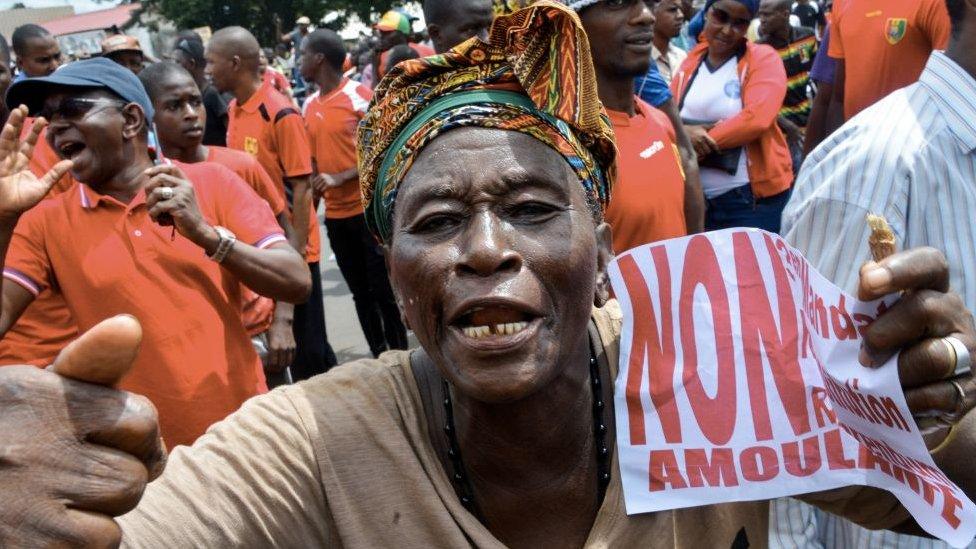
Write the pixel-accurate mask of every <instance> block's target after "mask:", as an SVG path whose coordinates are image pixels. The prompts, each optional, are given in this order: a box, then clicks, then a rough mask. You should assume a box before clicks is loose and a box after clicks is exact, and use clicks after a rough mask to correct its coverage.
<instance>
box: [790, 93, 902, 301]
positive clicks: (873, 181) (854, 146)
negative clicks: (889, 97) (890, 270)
mask: <svg viewBox="0 0 976 549" xmlns="http://www.w3.org/2000/svg"><path fill="white" fill-rule="evenodd" d="M904 108H906V104H905V102H904V100H895V101H889V102H887V107H886V108H880V109H872V110H870V111H869V112H866V113H865V115H864V116H861V117H859V118H858V119H856V120H855V121H853V122H852V123H851V124H848V125H847V126H845V127H844V128H842V129H840V130H838V131H837V132H836V133H835V134H834V135H833V136H831V138H830V139H829V140H828V141H827V142H825V143H824V144H823V145H821V146H820V147H818V148H817V150H816V151H814V153H813V154H812V155H811V156H810V158H809V159H808V160H807V162H806V163H805V164H804V166H803V169H802V170H801V172H800V175H799V177H798V179H797V183H796V187H795V189H794V193H793V196H792V198H791V199H790V203H789V204H788V205H787V207H786V210H785V211H784V212H783V234H784V235H785V236H786V239H787V240H788V241H789V242H790V243H791V244H792V245H793V246H794V247H796V248H797V249H799V250H800V251H801V252H803V254H804V255H805V256H806V258H807V259H808V260H809V261H810V262H811V264H812V265H813V266H814V267H815V268H816V269H817V270H818V271H820V272H821V273H822V274H823V275H824V276H825V277H827V278H828V279H830V280H832V281H833V282H834V283H835V284H837V285H838V286H840V287H841V288H843V289H844V290H846V291H848V292H850V293H855V292H856V290H857V285H858V274H859V271H860V267H861V265H863V264H864V263H865V262H866V261H868V260H869V259H870V250H869V248H868V243H867V241H868V236H869V235H870V230H869V228H868V226H867V223H866V217H867V214H869V213H874V214H878V215H884V216H885V217H886V218H887V219H888V222H889V223H890V224H891V226H892V230H893V231H894V233H895V236H896V238H897V239H898V244H899V247H901V245H902V244H903V242H904V235H905V227H906V222H907V219H906V218H907V212H906V209H905V208H906V205H907V204H908V196H909V189H910V184H911V179H912V175H913V174H912V169H913V167H914V165H913V163H912V162H911V161H909V160H908V159H906V157H905V156H904V155H903V153H902V151H904V150H910V149H909V148H908V147H906V146H905V143H906V142H912V141H913V140H916V139H919V137H918V135H917V134H918V133H919V131H918V130H919V128H917V127H914V126H912V124H911V123H910V122H906V121H905V120H906V118H907V117H905V116H897V115H895V112H894V111H899V110H902V109H904ZM889 111H891V112H889ZM891 135H902V136H904V139H905V141H901V140H893V139H890V138H889V136H891Z"/></svg>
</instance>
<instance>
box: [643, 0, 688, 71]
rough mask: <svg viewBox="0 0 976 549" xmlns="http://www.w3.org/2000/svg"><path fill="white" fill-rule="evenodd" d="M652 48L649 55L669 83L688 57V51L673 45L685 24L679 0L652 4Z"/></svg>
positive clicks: (663, 0)
mask: <svg viewBox="0 0 976 549" xmlns="http://www.w3.org/2000/svg"><path fill="white" fill-rule="evenodd" d="M654 18H655V20H656V21H655V23H654V48H653V49H652V50H651V56H652V57H653V58H654V63H655V64H657V69H658V71H660V73H661V76H663V77H664V81H665V82H667V83H668V84H670V83H671V78H672V77H673V76H674V72H675V71H676V70H678V67H680V66H681V63H682V62H683V61H684V60H685V58H686V57H688V52H686V51H684V50H682V49H681V48H679V47H678V46H676V45H674V43H673V42H672V40H674V39H675V38H676V37H677V36H678V35H679V34H681V27H682V26H683V25H684V24H685V16H684V12H683V11H682V10H681V1H680V0H661V1H660V2H658V3H657V5H655V6H654Z"/></svg>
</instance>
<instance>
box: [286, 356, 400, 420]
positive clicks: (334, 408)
mask: <svg viewBox="0 0 976 549" xmlns="http://www.w3.org/2000/svg"><path fill="white" fill-rule="evenodd" d="M286 391H288V392H289V394H290V398H291V400H292V401H293V402H294V403H295V406H296V408H298V410H299V413H300V414H301V415H302V416H305V417H307V418H309V424H318V425H328V428H329V429H332V430H336V431H342V430H348V429H349V428H351V427H354V426H355V425H356V424H360V425H362V424H368V423H374V422H376V423H378V422H380V421H383V420H384V419H385V420H388V419H390V418H393V417H398V416H399V415H400V413H401V411H403V410H404V409H410V410H412V412H411V413H413V412H416V410H417V408H416V407H417V406H419V404H418V403H419V393H418V391H417V387H416V382H415V381H414V378H413V373H412V371H411V369H410V351H391V352H387V353H384V354H383V355H381V356H380V357H379V358H376V359H362V360H356V361H353V362H348V363H345V364H342V365H340V366H336V367H334V368H332V369H331V370H329V371H328V372H327V373H325V374H322V375H319V376H315V377H313V378H311V379H309V380H306V381H303V382H301V383H297V384H295V385H292V386H290V387H288V388H286ZM312 418H316V419H312Z"/></svg>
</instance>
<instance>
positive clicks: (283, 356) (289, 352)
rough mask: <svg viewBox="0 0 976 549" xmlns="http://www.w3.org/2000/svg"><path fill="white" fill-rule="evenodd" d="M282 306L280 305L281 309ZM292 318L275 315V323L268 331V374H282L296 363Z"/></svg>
mask: <svg viewBox="0 0 976 549" xmlns="http://www.w3.org/2000/svg"><path fill="white" fill-rule="evenodd" d="M281 305H282V304H279V308H280V307H281ZM292 324H293V320H292V318H291V317H290V316H287V317H286V316H285V315H282V314H279V313H278V312H276V313H275V319H274V322H272V323H271V328H269V329H268V365H267V368H266V369H267V373H269V374H280V373H281V372H283V371H285V368H287V367H289V366H291V364H292V362H294V361H295V347H296V344H295V332H294V331H293V329H292Z"/></svg>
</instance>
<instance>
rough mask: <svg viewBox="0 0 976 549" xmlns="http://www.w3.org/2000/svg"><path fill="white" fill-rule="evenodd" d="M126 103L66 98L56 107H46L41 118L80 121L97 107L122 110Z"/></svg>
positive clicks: (112, 100)
mask: <svg viewBox="0 0 976 549" xmlns="http://www.w3.org/2000/svg"><path fill="white" fill-rule="evenodd" d="M125 106H126V103H125V102H123V101H118V100H115V99H96V98H92V97H65V98H64V99H62V100H61V101H59V102H58V103H57V104H56V105H44V108H43V109H41V116H43V117H44V118H45V119H46V120H47V121H48V122H53V121H55V120H79V119H81V118H83V117H84V116H86V115H88V114H90V113H91V112H92V111H93V110H95V108H96V107H102V108H110V107H115V108H118V109H122V107H125Z"/></svg>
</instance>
